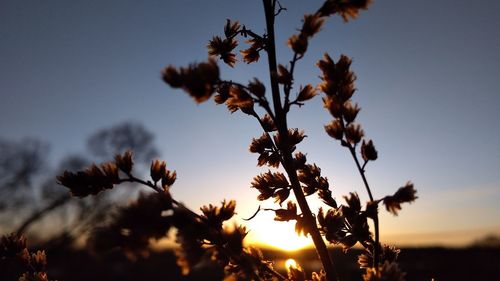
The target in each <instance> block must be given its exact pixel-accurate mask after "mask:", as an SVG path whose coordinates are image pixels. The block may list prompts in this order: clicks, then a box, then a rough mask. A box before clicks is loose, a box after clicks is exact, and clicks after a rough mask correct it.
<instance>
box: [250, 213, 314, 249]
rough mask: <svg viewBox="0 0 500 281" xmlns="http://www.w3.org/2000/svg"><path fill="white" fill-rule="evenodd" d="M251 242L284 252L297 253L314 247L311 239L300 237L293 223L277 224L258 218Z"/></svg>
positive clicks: (252, 231) (253, 228)
mask: <svg viewBox="0 0 500 281" xmlns="http://www.w3.org/2000/svg"><path fill="white" fill-rule="evenodd" d="M249 228H250V229H251V231H250V235H249V237H248V238H249V240H250V241H251V242H252V243H258V244H261V245H264V246H270V247H273V248H278V249H280V250H283V251H296V250H300V249H303V248H306V247H309V246H311V245H312V241H311V238H310V237H304V236H299V235H298V234H297V233H296V232H295V224H294V223H293V222H276V221H274V220H273V219H272V218H264V216H262V218H258V219H256V220H255V221H252V225H250V227H249Z"/></svg>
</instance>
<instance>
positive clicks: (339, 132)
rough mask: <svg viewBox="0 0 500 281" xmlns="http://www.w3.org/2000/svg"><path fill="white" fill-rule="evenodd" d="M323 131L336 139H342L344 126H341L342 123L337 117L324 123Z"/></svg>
mask: <svg viewBox="0 0 500 281" xmlns="http://www.w3.org/2000/svg"><path fill="white" fill-rule="evenodd" d="M325 131H326V133H327V134H328V135H329V136H330V137H332V138H334V139H336V140H342V138H343V137H344V128H342V124H341V122H340V121H339V120H338V119H335V120H332V121H330V123H328V124H326V125H325Z"/></svg>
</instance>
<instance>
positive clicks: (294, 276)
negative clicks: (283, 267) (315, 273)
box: [287, 264, 306, 281]
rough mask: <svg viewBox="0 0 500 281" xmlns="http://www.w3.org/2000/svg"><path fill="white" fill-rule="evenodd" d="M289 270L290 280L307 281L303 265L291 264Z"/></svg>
mask: <svg viewBox="0 0 500 281" xmlns="http://www.w3.org/2000/svg"><path fill="white" fill-rule="evenodd" d="M287 271H288V279H289V280H290V281H306V273H305V272H304V270H303V269H302V267H300V265H299V264H297V265H295V266H293V265H290V266H289V267H288V268H287Z"/></svg>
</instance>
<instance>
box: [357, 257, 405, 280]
mask: <svg viewBox="0 0 500 281" xmlns="http://www.w3.org/2000/svg"><path fill="white" fill-rule="evenodd" d="M405 276H406V273H404V272H403V271H401V269H400V268H399V266H398V264H397V263H395V262H388V261H386V262H384V263H383V264H381V265H379V267H378V269H376V268H372V267H370V268H367V269H366V273H365V274H364V275H363V280H364V281H382V280H388V281H389V280H390V281H404V280H405Z"/></svg>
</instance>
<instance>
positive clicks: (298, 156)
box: [293, 152, 307, 170]
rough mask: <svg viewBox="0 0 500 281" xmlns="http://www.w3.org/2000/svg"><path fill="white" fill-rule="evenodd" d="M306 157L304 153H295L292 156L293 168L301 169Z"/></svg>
mask: <svg viewBox="0 0 500 281" xmlns="http://www.w3.org/2000/svg"><path fill="white" fill-rule="evenodd" d="M306 161H307V158H306V155H305V154H303V153H302V152H297V153H295V157H294V158H293V164H294V167H295V169H298V170H300V169H303V168H304V166H305V164H306Z"/></svg>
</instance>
